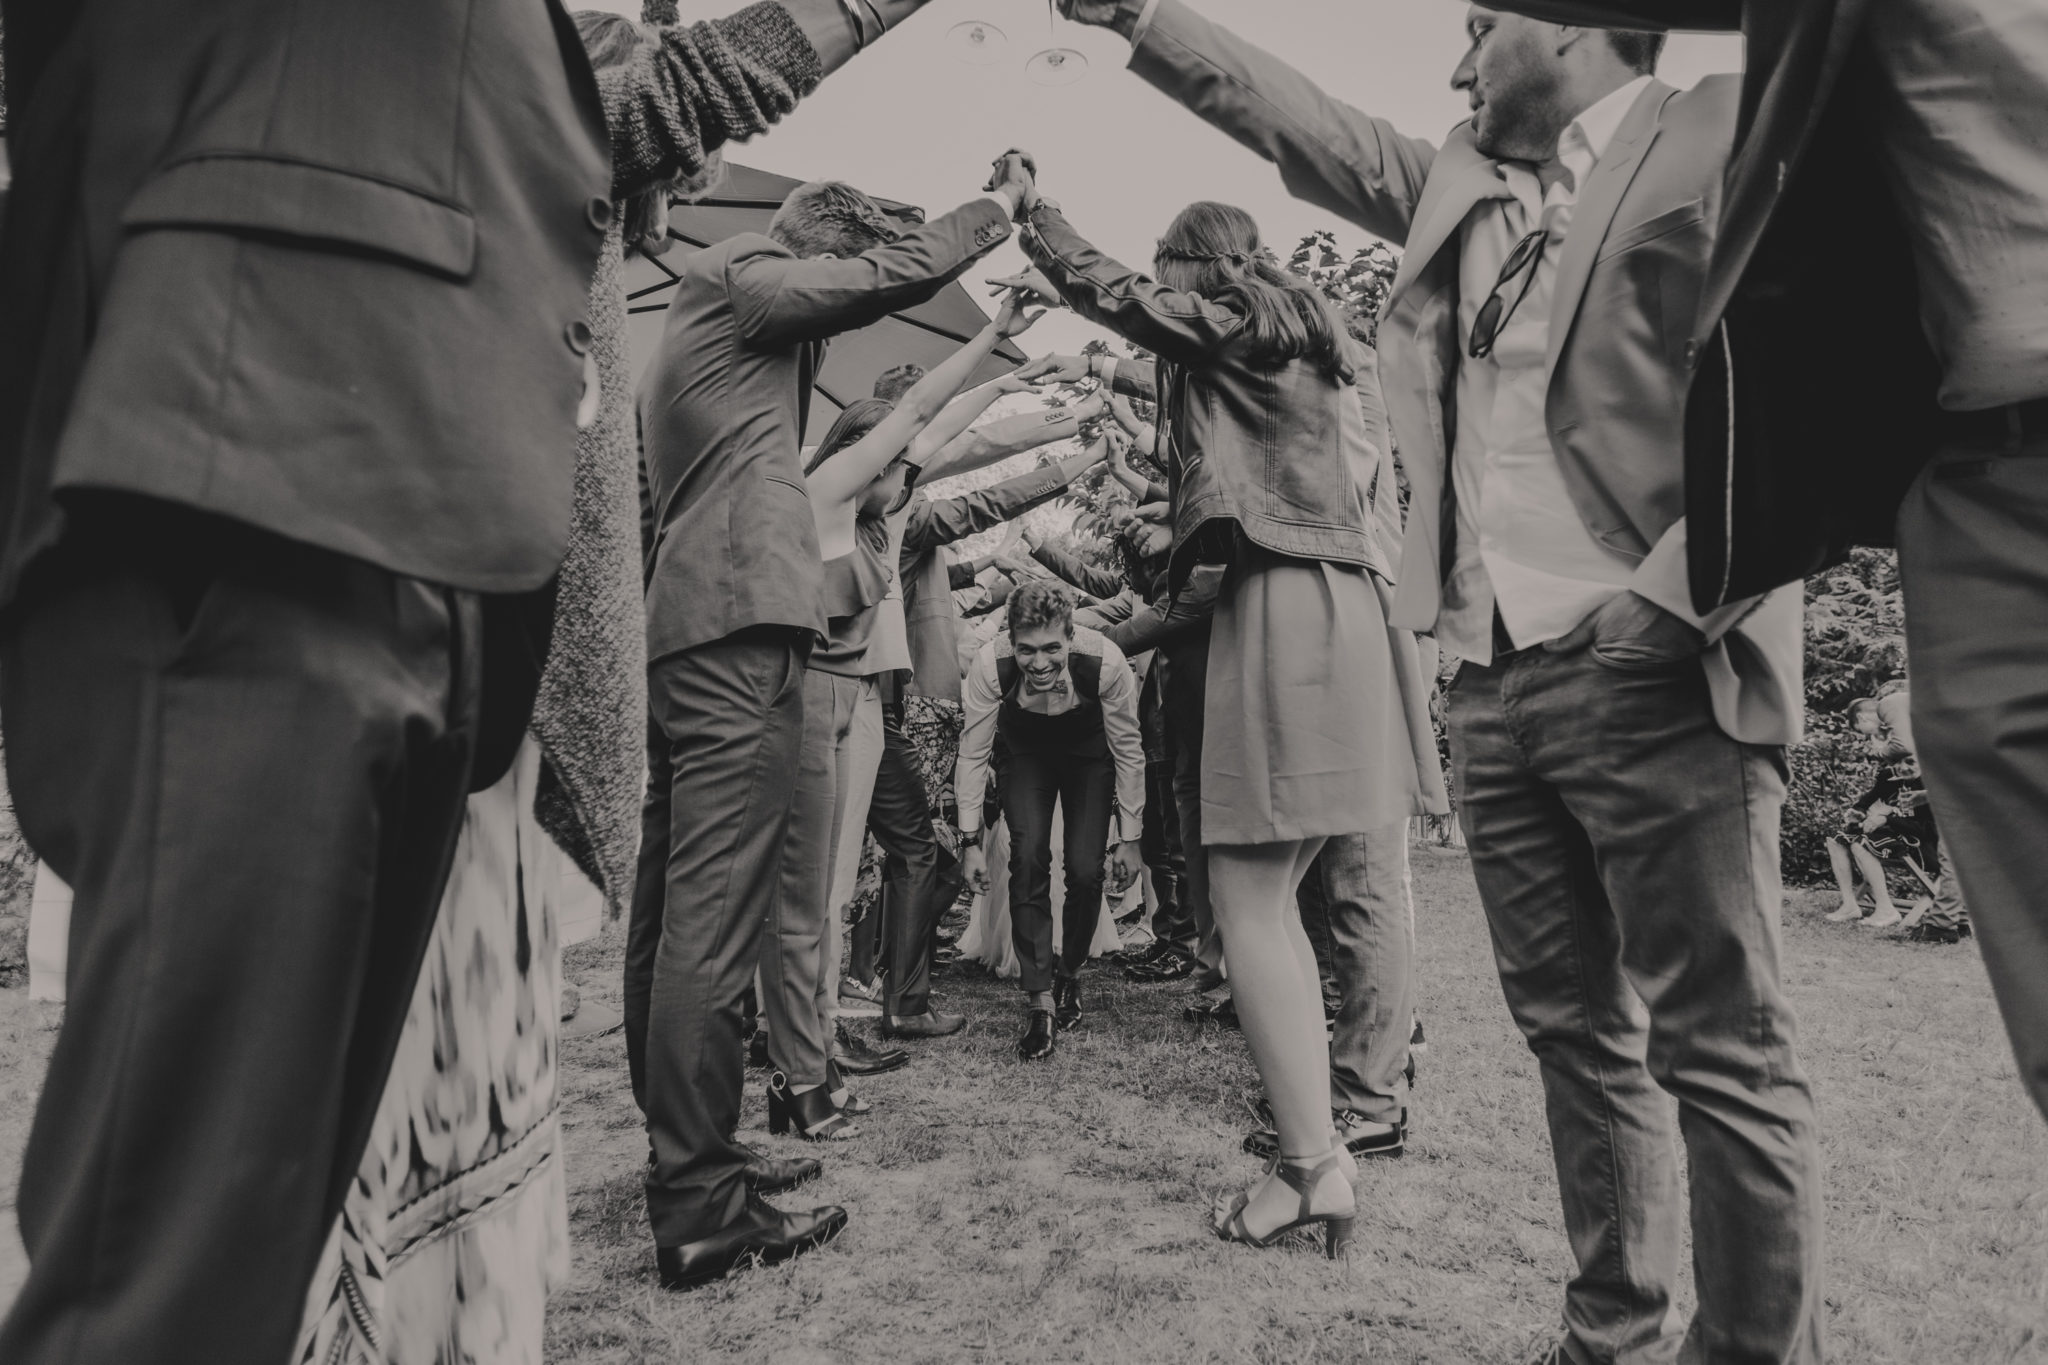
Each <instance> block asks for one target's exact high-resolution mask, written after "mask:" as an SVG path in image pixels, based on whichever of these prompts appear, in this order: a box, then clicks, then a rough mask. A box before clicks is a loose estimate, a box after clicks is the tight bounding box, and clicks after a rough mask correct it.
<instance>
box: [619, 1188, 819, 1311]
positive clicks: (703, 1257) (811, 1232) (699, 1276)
mask: <svg viewBox="0 0 2048 1365" xmlns="http://www.w3.org/2000/svg"><path fill="white" fill-rule="evenodd" d="M845 1228H846V1210H845V1209H842V1208H840V1207H839V1206H837V1205H836V1204H830V1205H827V1206H826V1207H824V1208H821V1209H808V1210H806V1211H804V1212H802V1213H785V1212H783V1211H782V1210H781V1209H778V1208H776V1207H775V1206H774V1205H773V1204H770V1203H768V1202H767V1201H766V1200H764V1199H762V1198H761V1196H760V1195H758V1194H754V1193H752V1192H751V1191H750V1192H749V1193H748V1195H747V1202H746V1204H745V1206H744V1207H742V1208H741V1209H740V1216H739V1217H737V1218H735V1219H733V1220H732V1222H730V1223H728V1224H726V1225H725V1226H724V1227H722V1228H720V1229H719V1230H718V1231H717V1232H714V1233H712V1234H711V1235H710V1236H709V1237H703V1238H699V1239H698V1240H697V1241H694V1242H686V1243H684V1244H683V1245H682V1246H679V1247H656V1248H655V1249H654V1264H655V1268H656V1269H657V1270H658V1271H659V1272H660V1274H661V1287H662V1288H663V1289H695V1288H696V1287H697V1286H698V1285H700V1284H709V1283H710V1282H711V1281H713V1280H718V1279H723V1278H724V1277H725V1276H726V1275H727V1274H728V1273H729V1272H731V1271H733V1270H735V1269H737V1268H738V1267H740V1266H743V1265H748V1264H759V1265H775V1264H776V1263H778V1262H781V1261H786V1260H788V1259H789V1258H790V1257H792V1256H801V1255H803V1253H805V1252H806V1251H810V1250H812V1249H813V1248H815V1247H821V1246H823V1245H825V1243H827V1242H829V1241H831V1240H832V1239H833V1238H834V1237H837V1236H838V1235H839V1234H840V1233H841V1232H842V1231H844V1230H845Z"/></svg>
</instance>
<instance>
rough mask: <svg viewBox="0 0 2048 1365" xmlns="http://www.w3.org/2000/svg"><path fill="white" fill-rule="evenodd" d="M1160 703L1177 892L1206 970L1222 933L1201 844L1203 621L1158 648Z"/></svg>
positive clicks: (1218, 960) (1219, 958) (1216, 958)
mask: <svg viewBox="0 0 2048 1365" xmlns="http://www.w3.org/2000/svg"><path fill="white" fill-rule="evenodd" d="M1153 667H1154V668H1156V669H1160V670H1163V672H1162V676H1161V678H1160V693H1159V697H1160V706H1161V708H1162V709H1163V710H1164V712H1165V715H1166V734H1167V740H1168V742H1169V743H1170V744H1171V745H1172V747H1173V805H1174V814H1175V815H1176V816H1177V817H1178V824H1179V827H1180V847H1181V856H1182V859H1183V865H1184V867H1185V871H1186V875H1185V876H1184V878H1183V879H1182V881H1181V896H1182V899H1183V902H1184V904H1185V905H1186V907H1187V917H1188V919H1189V920H1190V921H1191V922H1192V923H1193V926H1194V934H1193V939H1194V944H1195V956H1196V957H1197V958H1198V959H1200V961H1201V963H1202V965H1203V966H1205V967H1207V968H1209V970H1210V971H1212V972H1214V971H1220V970H1221V969H1222V967H1223V938H1222V935H1220V934H1219V933H1218V932H1217V931H1216V916H1215V915H1214V914H1213V913H1212V912H1211V911H1210V909H1209V854H1208V851H1207V849H1206V848H1205V847H1204V846H1203V844H1202V730H1203V726H1204V725H1205V723H1206V721H1205V719H1204V717H1205V715H1206V711H1207V707H1208V704H1209V703H1208V691H1209V626H1208V623H1207V622H1204V623H1203V624H1202V625H1201V626H1200V627H1199V628H1197V629H1193V630H1190V631H1189V632H1188V633H1187V634H1185V635H1182V636H1179V637H1177V638H1176V639H1174V640H1173V641H1172V642H1170V643H1168V644H1164V645H1161V646H1160V647H1159V657H1158V659H1157V660H1156V661H1155V662H1154V664H1153Z"/></svg>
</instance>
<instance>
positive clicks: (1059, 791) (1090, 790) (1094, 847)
mask: <svg viewBox="0 0 2048 1365" xmlns="http://www.w3.org/2000/svg"><path fill="white" fill-rule="evenodd" d="M999 781H1000V784H1001V790H1002V799H1003V819H1004V820H1006V821H1008V822H1009V826H1010V869H1009V871H1010V941H1011V942H1012V943H1013V944H1014V945H1015V946H1016V949H1017V965H1018V970H1019V974H1020V976H1021V978H1022V982H1021V984H1022V985H1023V987H1024V989H1025V990H1026V991H1028V992H1031V993H1033V994H1038V993H1041V992H1044V991H1049V990H1051V989H1052V983H1053V977H1054V975H1055V973H1063V974H1065V975H1067V976H1072V975H1073V974H1074V973H1075V972H1077V971H1079V970H1080V969H1081V964H1082V963H1084V962H1086V961H1087V960H1088V949H1089V947H1090V946H1091V945H1092V944H1093V943H1094V941H1095V928H1096V925H1097V924H1098V923H1099V922H1100V920H1101V917H1102V863H1103V859H1104V858H1105V857H1106V856H1107V855H1108V852H1109V822H1110V819H1111V818H1112V816H1113V815H1114V814H1115V810H1116V764H1115V760H1114V759H1112V758H1111V757H1110V755H1109V752H1108V750H1107V749H1106V748H1105V749H1104V750H1103V751H1102V752H1101V753H1099V754H1093V755H1081V754H1074V753H1069V752H1066V751H1064V750H1062V749H1059V748H1054V749H1051V750H1049V751H1046V752H1036V753H1035V752H1028V751H1027V752H1024V753H1014V752H1013V753H1010V754H1009V755H1008V756H1007V757H1006V758H1005V759H1004V760H1003V768H1002V776H1001V778H1000V779H999ZM1055 804H1057V805H1058V807H1059V810H1060V814H1061V816H1062V820H1063V826H1064V828H1063V831H1062V832H1063V833H1064V835H1065V845H1066V847H1065V863H1066V867H1065V874H1066V897H1065V900H1064V902H1063V904H1062V906H1061V909H1060V951H1059V954H1058V956H1057V958H1055V956H1054V953H1053V948H1052V813H1053V807H1054V806H1055Z"/></svg>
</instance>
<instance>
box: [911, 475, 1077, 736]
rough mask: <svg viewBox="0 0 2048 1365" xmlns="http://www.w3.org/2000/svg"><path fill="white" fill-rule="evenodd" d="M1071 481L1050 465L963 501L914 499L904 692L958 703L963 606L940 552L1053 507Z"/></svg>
mask: <svg viewBox="0 0 2048 1365" xmlns="http://www.w3.org/2000/svg"><path fill="white" fill-rule="evenodd" d="M1067 483H1068V480H1067V478H1066V476H1065V475H1064V474H1062V473H1061V472H1060V471H1059V470H1058V469H1057V468H1056V467H1054V466H1051V465H1048V466H1046V467H1045V468H1043V469H1034V470H1032V471H1031V472H1030V473H1029V474H1021V475H1019V476H1018V477H1016V478H1014V479H1006V480H1004V481H1003V482H1002V483H999V484H995V485H992V486H991V487H988V488H981V489H977V490H975V491H974V492H972V493H964V494H962V495H961V496H959V497H957V498H929V497H926V496H925V495H924V494H922V493H920V494H918V495H917V496H916V497H915V498H913V499H912V500H911V503H910V509H909V518H910V520H909V521H908V523H907V524H906V525H905V526H904V528H903V559H902V565H901V570H902V581H903V615H904V619H905V621H906V622H907V624H908V626H909V629H910V665H911V669H912V676H911V680H910V684H909V686H908V687H907V688H905V691H907V692H909V693H910V694H911V695H913V696H920V697H936V698H938V699H939V700H941V701H959V700H960V607H959V604H958V603H956V602H954V600H953V588H954V586H955V585H954V583H953V575H952V572H951V569H950V568H949V566H948V565H947V563H946V556H945V555H943V554H941V553H940V550H941V549H943V548H944V547H945V546H948V545H951V544H953V543H954V542H955V541H960V540H965V539H966V538H967V537H969V536H971V535H974V534H976V533H978V532H981V531H986V530H988V529H989V528H990V527H991V526H1000V525H1002V524H1003V523H1004V522H1006V521H1013V520H1015V519H1016V518H1018V517H1021V516H1023V515H1024V514H1025V513H1026V512H1029V511H1030V510H1031V509H1032V508H1034V507H1040V506H1043V505H1044V504H1046V503H1048V502H1051V501H1052V500H1053V499H1054V498H1056V497H1058V496H1059V495H1060V494H1061V493H1063V492H1065V491H1066V487H1067ZM970 581H971V580H970ZM960 586H966V585H964V584H963V585H960Z"/></svg>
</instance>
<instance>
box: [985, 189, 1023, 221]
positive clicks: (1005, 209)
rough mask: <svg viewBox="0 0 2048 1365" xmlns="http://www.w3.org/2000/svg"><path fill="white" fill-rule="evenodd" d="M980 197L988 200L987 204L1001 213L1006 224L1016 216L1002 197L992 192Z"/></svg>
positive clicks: (1007, 201) (1006, 200) (1014, 211)
mask: <svg viewBox="0 0 2048 1365" xmlns="http://www.w3.org/2000/svg"><path fill="white" fill-rule="evenodd" d="M981 197H982V198H984V199H986V200H988V201H989V203H991V204H994V205H995V206H996V208H998V209H999V210H1001V211H1002V215H1003V221H1004V222H1006V223H1007V222H1009V221H1010V220H1012V219H1013V218H1015V217H1016V216H1017V214H1016V210H1015V209H1013V208H1011V207H1010V201H1009V200H1008V199H1006V198H1004V197H1003V196H1002V195H1000V194H997V193H996V192H995V191H994V190H990V191H988V192H987V193H986V194H984V195H982V196H981Z"/></svg>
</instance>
